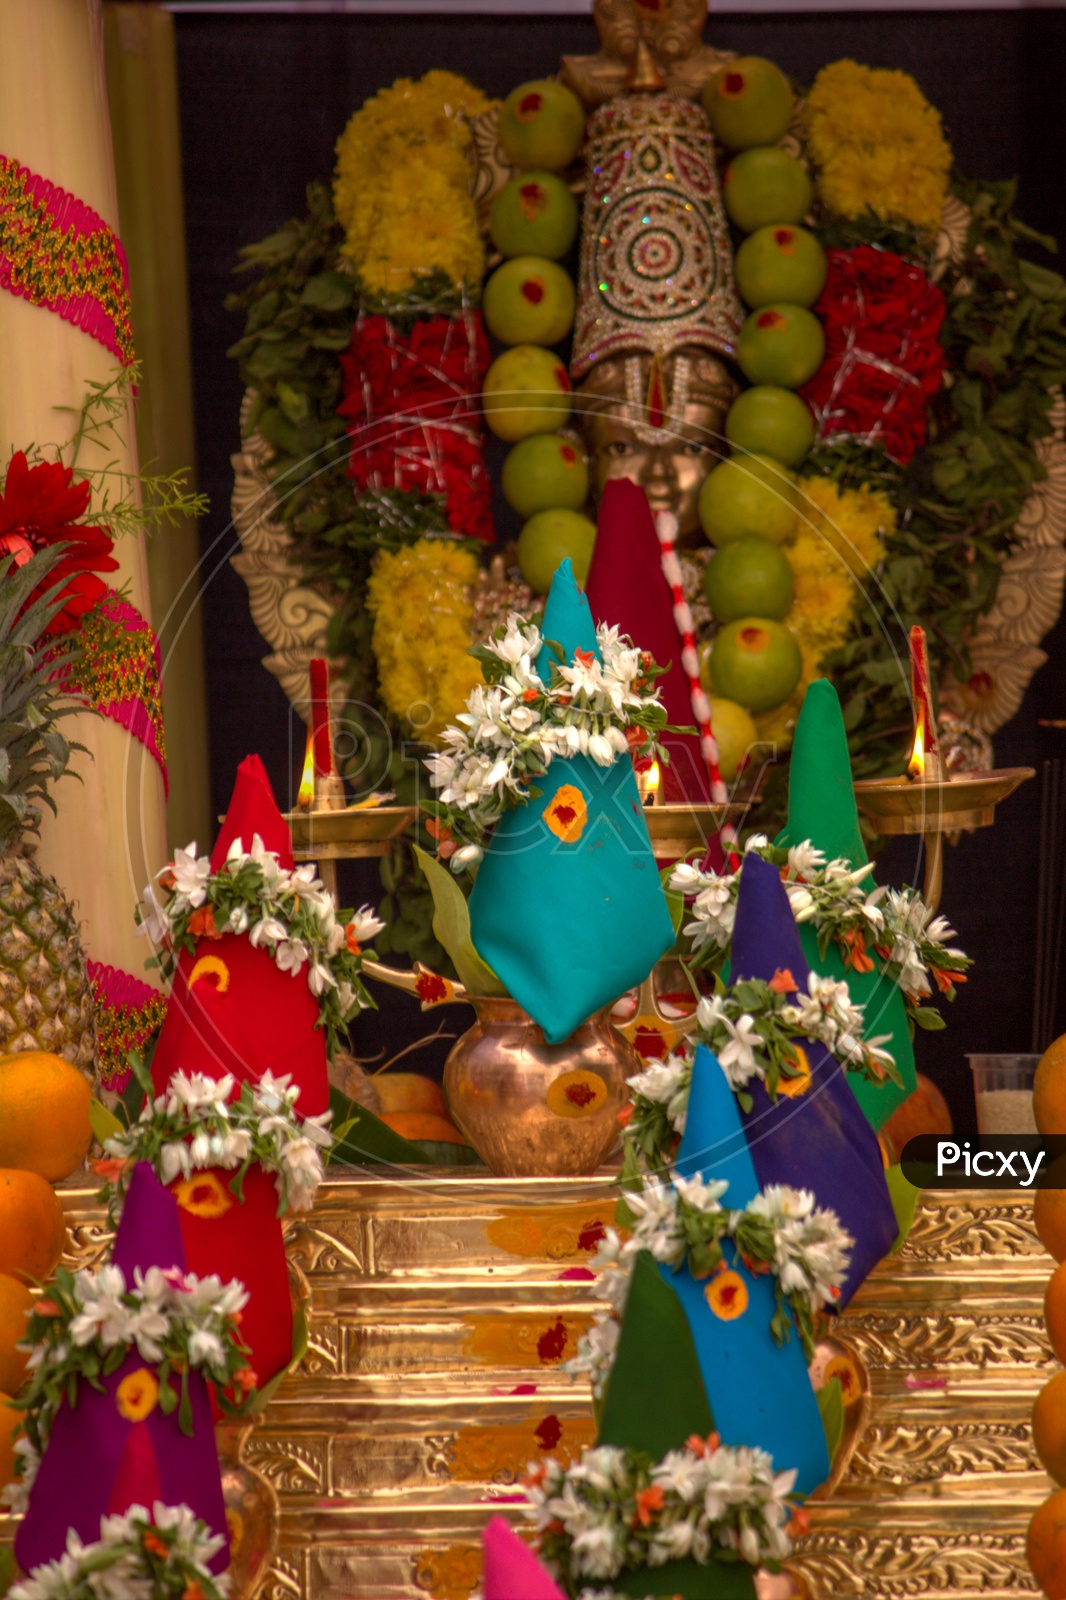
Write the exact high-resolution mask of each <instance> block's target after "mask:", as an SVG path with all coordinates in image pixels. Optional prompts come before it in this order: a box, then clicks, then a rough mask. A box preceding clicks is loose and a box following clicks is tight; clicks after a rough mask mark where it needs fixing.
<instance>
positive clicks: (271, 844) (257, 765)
mask: <svg viewBox="0 0 1066 1600" xmlns="http://www.w3.org/2000/svg"><path fill="white" fill-rule="evenodd" d="M255 834H258V835H259V837H260V838H261V839H262V841H263V844H264V845H265V846H266V848H267V849H268V850H273V852H274V854H275V855H276V856H277V858H278V860H279V861H280V862H281V865H282V866H283V867H287V868H288V869H289V871H291V870H292V867H293V864H294V863H293V858H292V835H291V834H290V832H289V825H288V823H287V822H286V821H285V818H284V817H283V816H282V814H281V812H280V811H279V810H278V805H277V801H276V800H275V799H274V791H273V789H272V788H271V787H270V779H269V778H268V777H267V775H266V768H265V767H264V765H263V763H262V762H261V761H260V759H259V757H258V756H245V758H244V760H243V761H242V762H241V764H240V766H239V767H238V768H237V780H236V782H235V783H234V785H233V794H232V796H231V798H230V803H229V809H228V811H227V812H226V818H225V821H224V822H223V824H222V827H221V829H220V831H219V835H218V838H217V839H216V840H215V848H214V849H213V850H212V852H211V871H212V872H217V871H218V869H219V868H220V867H221V865H222V863H223V862H224V861H225V859H226V853H227V851H228V850H229V847H230V845H231V844H232V843H233V841H234V839H241V840H243V841H244V848H245V849H246V850H250V849H251V848H252V839H253V837H254V835H255Z"/></svg>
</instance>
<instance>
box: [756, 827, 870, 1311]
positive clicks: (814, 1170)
mask: <svg viewBox="0 0 1066 1600" xmlns="http://www.w3.org/2000/svg"><path fill="white" fill-rule="evenodd" d="M785 969H787V970H788V971H789V972H791V974H792V976H793V978H794V979H795V981H796V983H797V985H798V986H799V988H800V990H801V991H805V990H806V988H807V979H808V976H809V973H810V968H809V967H808V965H807V962H806V960H805V958H804V955H803V950H802V947H801V945H800V940H799V933H798V931H797V928H796V922H795V918H794V917H793V914H792V908H791V906H790V905H789V903H788V895H787V894H786V893H785V890H784V886H783V885H782V883H781V878H780V875H779V873H778V871H777V868H776V867H773V866H771V865H770V863H769V862H768V861H763V860H762V858H761V857H760V856H757V855H755V854H753V853H751V852H749V853H748V854H747V855H746V856H745V857H744V865H743V867H742V868H741V873H740V889H739V893H738V895H737V914H736V921H735V922H734V925H733V942H732V948H731V955H730V980H731V982H732V983H739V982H740V981H741V980H742V979H744V978H763V979H765V980H766V981H767V982H768V981H769V980H770V979H771V978H772V977H773V975H774V973H775V972H777V971H782V970H785ZM796 1043H797V1044H798V1045H800V1046H801V1047H802V1049H803V1051H804V1053H805V1054H806V1057H807V1060H808V1062H809V1063H810V1069H811V1076H810V1086H809V1088H808V1089H807V1090H806V1092H805V1093H803V1094H802V1095H794V1096H791V1097H786V1096H781V1097H779V1098H778V1099H777V1100H776V1101H774V1100H771V1099H770V1096H769V1095H768V1094H767V1092H766V1090H765V1088H764V1087H763V1085H762V1084H761V1083H760V1082H759V1080H758V1079H752V1081H751V1082H750V1083H749V1084H748V1088H747V1092H748V1093H749V1094H750V1095H751V1098H752V1108H751V1110H750V1111H749V1112H742V1113H741V1117H742V1120H743V1125H744V1130H745V1132H746V1134H747V1137H748V1146H749V1148H750V1150H751V1157H752V1161H753V1162H754V1164H755V1174H756V1177H757V1178H758V1180H759V1187H760V1188H765V1187H766V1186H767V1184H771V1183H787V1184H791V1185H792V1187H793V1188H796V1189H810V1190H812V1191H813V1193H814V1196H815V1198H816V1199H817V1201H818V1204H819V1205H820V1206H828V1207H829V1208H830V1210H832V1211H835V1212H836V1214H837V1216H838V1217H839V1218H840V1220H841V1222H842V1223H843V1224H844V1226H845V1228H846V1229H847V1230H848V1232H849V1233H850V1234H851V1236H852V1239H853V1240H854V1244H853V1246H852V1252H851V1265H850V1267H849V1269H848V1274H847V1278H846V1279H845V1282H844V1285H843V1288H842V1290H841V1295H840V1301H839V1305H840V1308H841V1309H843V1307H844V1306H845V1305H847V1303H848V1301H849V1300H850V1298H851V1296H852V1295H853V1294H854V1293H855V1291H856V1289H857V1288H858V1287H859V1285H860V1284H861V1283H862V1282H863V1280H864V1279H865V1278H866V1277H867V1275H868V1274H869V1273H870V1272H871V1271H872V1269H873V1268H874V1267H875V1266H876V1265H877V1263H878V1262H879V1261H880V1260H881V1259H882V1258H883V1257H884V1256H886V1255H887V1254H888V1252H889V1250H890V1249H891V1248H892V1245H893V1243H894V1242H895V1238H896V1234H897V1232H898V1224H897V1221H896V1214H895V1212H894V1211H893V1209H892V1201H891V1199H890V1198H889V1193H888V1185H887V1183H886V1182H885V1170H884V1162H883V1160H882V1157H881V1147H880V1145H879V1144H878V1142H877V1135H876V1134H875V1133H874V1131H873V1129H872V1128H871V1126H870V1124H869V1122H868V1121H867V1120H866V1117H865V1115H864V1114H863V1111H862V1108H861V1107H860V1105H859V1102H858V1101H857V1100H856V1098H855V1096H854V1094H853V1093H852V1092H851V1089H850V1087H849V1085H848V1083H847V1081H846V1079H845V1077H844V1073H843V1071H842V1069H841V1067H840V1066H839V1065H838V1063H837V1062H836V1061H835V1060H834V1059H833V1057H832V1056H831V1055H830V1054H829V1052H828V1051H827V1050H825V1049H824V1048H823V1047H822V1046H821V1045H817V1044H812V1043H811V1041H810V1040H807V1039H799V1040H797V1041H796Z"/></svg>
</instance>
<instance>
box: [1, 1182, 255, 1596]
mask: <svg viewBox="0 0 1066 1600" xmlns="http://www.w3.org/2000/svg"><path fill="white" fill-rule="evenodd" d="M112 1264H113V1265H115V1266H118V1267H121V1269H122V1272H123V1274H124V1275H125V1278H126V1281H127V1283H130V1282H132V1280H133V1271H134V1268H135V1267H140V1268H141V1269H142V1271H143V1270H147V1268H148V1267H161V1268H163V1270H164V1271H167V1270H169V1269H171V1268H173V1267H177V1268H179V1269H180V1270H181V1271H184V1269H185V1256H184V1252H183V1250H182V1246H181V1229H180V1226H179V1223H178V1208H177V1203H176V1202H175V1200H174V1197H173V1195H172V1194H170V1193H169V1192H168V1191H167V1190H166V1189H164V1188H163V1186H162V1185H161V1184H160V1183H159V1181H158V1179H157V1178H156V1176H155V1173H154V1172H153V1171H152V1169H151V1167H150V1166H148V1165H147V1163H145V1162H141V1163H139V1164H138V1166H137V1167H136V1168H135V1170H134V1174H133V1179H132V1181H131V1183H130V1187H129V1192H128V1194H127V1196H126V1203H125V1206H124V1208H123V1212H122V1221H121V1223H120V1225H119V1229H118V1233H117V1234H116V1237H115V1247H114V1253H113V1257H112ZM139 1369H145V1370H146V1371H147V1372H149V1373H150V1374H151V1376H152V1378H153V1379H154V1378H157V1373H156V1370H155V1369H154V1368H153V1366H152V1364H151V1363H150V1362H147V1361H145V1360H144V1358H143V1357H142V1356H141V1355H140V1353H139V1351H138V1350H137V1348H136V1346H132V1347H131V1348H130V1351H129V1354H128V1355H127V1356H126V1359H125V1360H124V1361H123V1362H122V1365H121V1366H120V1367H119V1368H118V1369H117V1370H116V1371H115V1372H113V1373H112V1374H111V1375H110V1377H108V1378H106V1379H105V1380H104V1384H103V1389H102V1390H99V1389H94V1388H93V1387H92V1385H91V1384H89V1383H87V1382H82V1383H80V1384H79V1385H78V1396H77V1400H76V1401H75V1403H74V1405H73V1407H71V1406H69V1405H68V1404H67V1402H66V1400H64V1401H63V1403H62V1404H61V1405H60V1407H59V1410H58V1411H57V1412H56V1416H55V1421H54V1422H53V1424H52V1436H51V1438H50V1440H49V1441H48V1445H47V1446H46V1448H45V1452H44V1458H43V1460H42V1461H41V1465H40V1468H39V1470H38V1473H37V1477H36V1479H35V1481H34V1484H33V1488H32V1489H31V1490H30V1500H29V1506H28V1508H27V1511H26V1515H25V1517H24V1518H23V1520H22V1522H21V1524H20V1526H19V1529H18V1533H17V1534H16V1536H15V1556H16V1558H17V1560H18V1563H19V1566H20V1567H21V1568H22V1569H23V1571H24V1572H29V1571H30V1570H31V1569H32V1568H33V1567H36V1566H40V1565H41V1563H42V1562H45V1561H55V1560H57V1559H58V1557H59V1556H61V1555H62V1554H63V1551H64V1549H65V1548H66V1542H67V1530H68V1528H73V1529H74V1530H75V1531H76V1532H77V1534H78V1536H79V1538H80V1539H81V1540H82V1541H83V1542H84V1543H86V1544H89V1543H91V1542H92V1541H94V1540H96V1539H98V1538H99V1537H100V1518H101V1517H103V1516H106V1515H108V1514H109V1513H111V1512H119V1511H127V1510H128V1509H129V1506H130V1505H133V1504H136V1503H142V1504H143V1503H145V1502H147V1503H148V1508H149V1510H151V1500H152V1493H151V1489H150V1488H149V1487H148V1486H147V1485H146V1488H145V1492H144V1493H142V1494H140V1495H134V1496H132V1497H130V1498H129V1499H128V1503H126V1504H123V1505H119V1504H116V1503H115V1499H114V1493H113V1491H114V1489H115V1484H116V1480H117V1479H118V1477H119V1473H120V1470H121V1468H122V1463H123V1455H124V1452H125V1449H126V1445H127V1442H128V1440H129V1437H130V1433H131V1431H132V1429H133V1428H134V1427H144V1428H146V1429H147V1432H148V1436H149V1439H150V1441H151V1447H152V1452H153V1454H154V1457H155V1471H156V1476H157V1478H158V1484H159V1492H160V1494H161V1497H162V1499H163V1502H164V1504H166V1505H172V1506H176V1505H182V1504H184V1505H187V1506H189V1507H190V1508H191V1509H192V1511H193V1512H194V1513H195V1515H196V1516H198V1517H201V1518H202V1519H203V1521H204V1522H205V1523H206V1524H207V1526H208V1527H209V1528H210V1529H211V1530H212V1531H213V1532H214V1533H220V1534H223V1535H225V1534H226V1531H227V1529H226V1506H225V1501H224V1500H223V1497H222V1479H221V1476H220V1474H219V1466H218V1451H217V1450H216V1448H215V1435H214V1428H213V1425H212V1420H211V1403H210V1400H209V1398H208V1393H207V1384H206V1383H205V1381H204V1379H203V1378H202V1377H201V1376H200V1374H199V1373H198V1372H195V1371H194V1372H190V1374H189V1402H190V1406H191V1409H192V1425H193V1431H192V1434H191V1436H188V1435H186V1434H184V1433H182V1431H181V1428H180V1426H179V1422H178V1409H177V1408H175V1409H174V1410H173V1411H171V1412H170V1413H169V1415H167V1414H165V1413H164V1412H163V1410H162V1409H161V1407H160V1406H159V1405H158V1403H157V1404H156V1405H155V1406H154V1408H153V1409H152V1410H151V1411H149V1412H148V1414H147V1415H146V1416H145V1417H144V1418H143V1420H141V1421H133V1420H131V1419H130V1418H128V1417H124V1416H123V1415H122V1414H121V1412H120V1411H119V1409H118V1402H117V1398H116V1396H117V1392H118V1389H119V1386H120V1385H121V1384H122V1382H123V1379H125V1378H127V1377H129V1375H130V1374H131V1373H134V1372H137V1371H138V1370H139ZM210 1565H211V1570H212V1571H213V1572H222V1571H224V1569H225V1568H226V1567H227V1566H228V1565H229V1543H228V1539H227V1542H226V1544H224V1545H223V1546H222V1548H221V1549H220V1550H219V1551H218V1553H217V1554H216V1555H215V1557H214V1558H213V1560H212V1561H211V1564H210Z"/></svg>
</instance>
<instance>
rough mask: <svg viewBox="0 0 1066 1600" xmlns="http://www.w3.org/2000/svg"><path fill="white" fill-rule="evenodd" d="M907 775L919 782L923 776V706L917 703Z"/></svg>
mask: <svg viewBox="0 0 1066 1600" xmlns="http://www.w3.org/2000/svg"><path fill="white" fill-rule="evenodd" d="M907 776H908V778H914V779H916V780H917V781H918V782H919V783H920V782H921V781H922V779H923V778H924V777H925V706H924V705H919V707H918V715H917V717H916V719H915V723H914V745H913V747H912V749H911V758H910V760H909V761H908V762H907Z"/></svg>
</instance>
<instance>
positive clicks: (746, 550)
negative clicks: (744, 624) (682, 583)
mask: <svg viewBox="0 0 1066 1600" xmlns="http://www.w3.org/2000/svg"><path fill="white" fill-rule="evenodd" d="M703 591H704V593H705V594H706V596H707V603H708V605H709V606H710V608H711V612H712V614H713V616H714V619H715V621H716V622H723V623H724V622H735V621H736V619H737V618H738V617H770V618H772V619H773V621H775V622H783V621H784V619H785V617H786V616H787V615H788V608H789V606H790V605H791V604H792V567H791V564H790V563H789V559H788V557H787V556H786V555H785V553H784V551H783V550H779V549H778V547H777V545H776V544H771V543H770V541H769V539H757V538H755V537H754V535H752V534H747V535H745V537H744V538H743V539H733V540H732V541H731V542H730V543H729V544H726V545H723V546H722V548H721V549H720V550H719V551H718V554H717V555H716V556H714V557H713V559H712V560H711V561H709V562H708V563H707V566H706V568H705V570H704V574H703Z"/></svg>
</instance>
